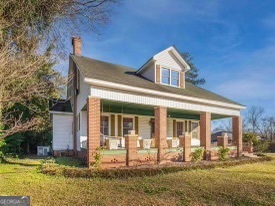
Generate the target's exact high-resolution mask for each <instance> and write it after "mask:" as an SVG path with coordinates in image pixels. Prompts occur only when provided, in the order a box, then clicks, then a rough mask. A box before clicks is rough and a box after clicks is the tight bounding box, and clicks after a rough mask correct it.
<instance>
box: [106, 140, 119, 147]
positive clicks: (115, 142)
mask: <svg viewBox="0 0 275 206" xmlns="http://www.w3.org/2000/svg"><path fill="white" fill-rule="evenodd" d="M118 144H119V139H117V138H108V139H106V147H107V149H118Z"/></svg>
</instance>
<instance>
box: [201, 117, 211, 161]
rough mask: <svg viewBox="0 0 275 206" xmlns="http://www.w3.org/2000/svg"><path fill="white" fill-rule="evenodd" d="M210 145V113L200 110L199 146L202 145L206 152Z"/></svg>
mask: <svg viewBox="0 0 275 206" xmlns="http://www.w3.org/2000/svg"><path fill="white" fill-rule="evenodd" d="M210 145H211V113H210V112H202V113H201V114H200V146H201V147H204V149H205V152H207V151H209V150H210V149H211V148H210ZM205 158H206V157H205Z"/></svg>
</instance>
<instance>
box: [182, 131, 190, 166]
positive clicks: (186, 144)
mask: <svg viewBox="0 0 275 206" xmlns="http://www.w3.org/2000/svg"><path fill="white" fill-rule="evenodd" d="M180 141H181V145H182V146H183V161H184V162H190V161H191V157H190V155H191V136H190V135H182V136H180Z"/></svg>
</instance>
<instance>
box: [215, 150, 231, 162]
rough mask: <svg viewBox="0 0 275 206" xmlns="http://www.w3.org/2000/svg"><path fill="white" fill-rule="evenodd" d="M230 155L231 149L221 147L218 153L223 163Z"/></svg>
mask: <svg viewBox="0 0 275 206" xmlns="http://www.w3.org/2000/svg"><path fill="white" fill-rule="evenodd" d="M229 153H230V149H229V148H225V147H220V149H219V151H218V157H219V160H222V161H224V160H227V159H228V155H229Z"/></svg>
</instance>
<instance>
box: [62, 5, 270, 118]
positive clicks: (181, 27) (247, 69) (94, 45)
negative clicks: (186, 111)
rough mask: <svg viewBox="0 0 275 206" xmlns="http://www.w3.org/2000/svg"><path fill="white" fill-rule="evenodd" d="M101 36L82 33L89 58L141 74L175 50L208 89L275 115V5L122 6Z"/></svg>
mask: <svg viewBox="0 0 275 206" xmlns="http://www.w3.org/2000/svg"><path fill="white" fill-rule="evenodd" d="M100 33H101V35H96V34H94V33H92V32H87V31H86V32H83V33H82V35H81V36H82V39H83V55H84V56H88V57H91V58H95V59H100V60H103V61H108V62H112V63H116V64H121V65H125V66H129V67H133V68H137V69H138V68H139V67H140V66H141V65H142V64H143V63H144V62H146V61H147V60H148V59H149V58H150V57H151V56H153V55H154V54H156V53H158V52H160V51H161V50H163V49H165V48H167V47H169V46H171V45H175V46H176V47H177V48H178V49H179V50H180V51H183V52H189V53H190V54H191V55H192V56H193V58H194V62H195V64H196V65H197V67H198V68H199V69H200V76H201V77H204V78H205V79H206V84H205V85H203V87H204V88H206V89H208V90H211V91H213V92H216V93H218V94H221V95H223V96H226V97H228V98H231V99H233V100H235V101H237V102H240V103H242V104H244V105H246V106H251V105H256V106H262V107H264V108H265V110H266V113H268V114H269V115H275V107H274V106H275V105H274V102H275V38H274V37H275V1H272V0H271V1H268V0H265V1H257V0H242V1H237V0H233V1H226V0H217V1H216V0H211V1H203V0H200V1H196V0H194V1H193V0H192V1H191V0H173V1H171V0H138V1H134V0H128V1H124V2H123V1H122V3H121V4H120V5H119V6H118V7H116V8H115V10H114V13H113V15H112V17H111V22H110V23H109V24H108V25H106V26H104V27H103V28H102V29H101V31H100ZM69 42H70V40H68V44H69ZM65 69H66V68H65Z"/></svg>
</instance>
